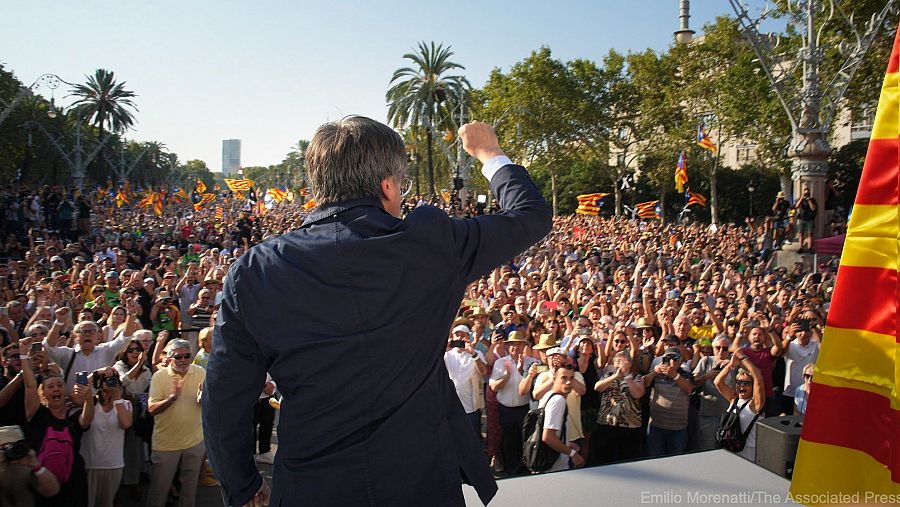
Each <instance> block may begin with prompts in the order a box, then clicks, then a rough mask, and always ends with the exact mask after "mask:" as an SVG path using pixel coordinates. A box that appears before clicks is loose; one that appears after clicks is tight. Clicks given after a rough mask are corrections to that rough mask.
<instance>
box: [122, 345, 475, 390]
mask: <svg viewBox="0 0 900 507" xmlns="http://www.w3.org/2000/svg"><path fill="white" fill-rule="evenodd" d="M465 347H466V342H465V341H464V340H450V348H451V349H462V348H465ZM116 380H118V379H116Z"/></svg>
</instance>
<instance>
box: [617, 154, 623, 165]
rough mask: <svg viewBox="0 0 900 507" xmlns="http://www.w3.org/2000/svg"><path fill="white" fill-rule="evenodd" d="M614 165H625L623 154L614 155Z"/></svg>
mask: <svg viewBox="0 0 900 507" xmlns="http://www.w3.org/2000/svg"><path fill="white" fill-rule="evenodd" d="M616 165H617V166H624V165H625V154H624V153H619V154H617V155H616Z"/></svg>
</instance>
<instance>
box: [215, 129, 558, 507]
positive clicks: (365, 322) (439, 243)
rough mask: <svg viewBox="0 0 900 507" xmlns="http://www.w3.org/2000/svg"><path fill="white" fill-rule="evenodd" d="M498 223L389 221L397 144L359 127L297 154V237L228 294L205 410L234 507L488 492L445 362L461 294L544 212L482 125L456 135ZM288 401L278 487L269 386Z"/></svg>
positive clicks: (261, 249) (546, 225) (234, 273)
mask: <svg viewBox="0 0 900 507" xmlns="http://www.w3.org/2000/svg"><path fill="white" fill-rule="evenodd" d="M459 136H460V139H461V140H462V142H463V148H464V149H465V150H466V152H468V153H469V154H471V155H472V156H474V157H476V158H477V159H478V160H480V161H481V163H482V164H483V169H482V172H483V173H484V175H485V177H486V178H487V179H488V181H490V185H491V190H492V192H493V193H494V195H496V196H497V198H498V200H499V203H500V206H501V208H502V211H501V212H500V213H497V214H494V215H482V216H477V217H474V218H470V219H455V218H451V217H449V216H448V215H447V214H446V213H445V212H443V211H441V210H440V209H438V208H435V207H431V206H420V207H418V208H416V209H415V210H413V211H412V212H411V213H410V214H409V215H408V216H407V217H406V219H405V220H401V219H400V218H399V217H400V208H401V202H402V199H403V190H402V189H403V188H404V187H408V186H409V182H408V179H407V178H406V169H407V161H406V154H405V152H404V145H403V140H402V139H401V138H400V136H399V135H398V134H397V133H396V132H395V131H393V130H392V129H391V128H389V127H388V126H387V125H383V124H381V123H378V122H376V121H374V120H371V119H368V118H364V117H359V116H353V117H348V118H345V119H343V120H341V121H338V122H333V123H327V124H325V125H323V126H322V127H320V128H319V129H318V131H317V132H316V134H315V136H314V137H313V139H312V142H311V143H310V145H309V148H308V149H307V151H306V160H307V164H308V174H309V178H310V187H311V193H312V198H313V199H315V201H316V202H317V203H319V205H318V208H316V209H315V210H314V211H313V212H312V213H311V214H310V216H309V217H308V218H307V219H306V221H305V222H304V224H303V226H302V227H301V228H300V229H298V230H296V231H292V232H289V233H287V234H284V235H282V236H279V237H277V238H273V239H270V240H268V241H266V242H264V243H261V244H259V245H257V246H255V247H254V248H252V249H250V250H249V251H247V252H246V253H245V254H244V255H242V256H241V257H240V259H239V260H238V261H237V262H235V264H234V266H232V268H231V269H230V270H229V272H228V275H227V276H226V278H225V284H224V288H223V299H222V306H221V309H220V310H219V315H218V320H217V322H216V327H215V332H214V337H213V346H212V353H211V355H210V358H209V368H208V372H207V377H206V386H205V388H204V394H203V396H204V398H203V431H204V435H205V437H206V443H207V447H208V452H209V461H210V463H211V465H212V468H213V469H214V470H215V472H216V476H217V478H218V479H219V481H220V482H221V483H222V487H223V497H224V500H225V502H226V503H227V504H228V505H235V506H241V505H279V506H292V505H316V506H332V505H334V506H338V505H339V506H346V505H367V506H392V507H393V506H400V507H402V506H419V505H429V506H434V507H437V506H462V505H465V502H464V499H463V494H462V483H463V482H466V483H468V484H471V485H472V486H474V487H475V489H476V491H477V492H478V495H479V497H480V498H481V500H482V502H484V503H485V505H487V503H488V502H489V501H490V500H491V499H492V498H493V496H494V494H495V493H496V491H497V485H496V483H495V482H494V479H493V477H492V475H491V472H490V469H489V468H488V465H487V462H486V460H485V457H484V451H483V449H482V446H481V445H480V443H479V442H478V438H477V437H476V435H475V433H474V432H473V431H472V426H471V424H470V422H469V420H468V419H467V418H466V414H465V412H464V411H463V408H462V405H461V404H460V401H459V397H458V396H457V395H456V390H455V388H454V386H453V382H452V381H451V380H450V377H449V375H448V373H447V369H446V366H445V364H444V360H443V356H444V351H445V350H446V345H447V331H448V329H449V328H450V325H451V322H452V321H453V317H454V316H455V312H456V310H457V309H458V307H459V302H460V300H461V299H462V297H463V292H464V290H465V287H466V286H467V285H468V284H469V283H471V282H473V281H475V280H477V279H478V278H479V277H481V276H484V275H486V274H487V273H489V272H490V271H491V270H492V269H493V268H495V267H496V266H498V265H500V264H502V263H503V262H506V261H508V260H509V259H511V258H513V257H514V256H516V255H518V254H519V253H521V252H522V251H524V250H525V249H527V248H528V247H529V246H531V245H532V244H534V243H536V242H537V241H538V240H540V239H541V238H543V237H544V236H545V235H546V234H547V233H548V232H549V231H550V226H551V212H550V208H549V206H548V205H547V202H546V201H545V200H544V198H543V197H542V196H541V194H540V192H538V190H537V188H536V187H535V185H534V183H533V182H532V181H531V178H530V177H529V176H528V172H527V171H526V170H525V168H523V167H521V166H518V165H514V164H513V163H512V162H511V161H510V160H509V158H507V157H506V155H505V154H504V153H503V151H502V150H501V149H500V146H499V143H498V141H497V136H496V134H495V133H494V131H493V129H492V128H491V127H490V126H488V125H486V124H484V123H479V122H472V123H469V124H466V125H464V126H463V127H462V128H460V130H459ZM267 371H268V372H269V373H270V374H271V376H272V378H273V379H274V381H275V382H276V383H277V384H278V387H279V390H280V391H281V393H282V396H283V399H282V404H281V420H280V424H279V427H278V436H279V449H278V453H277V454H276V456H275V465H274V471H273V486H272V489H271V491H270V489H269V486H268V485H267V484H266V483H265V481H264V480H263V477H262V476H261V475H260V474H259V472H258V470H257V468H256V464H255V463H254V459H253V453H252V452H253V448H254V442H252V441H251V440H252V439H253V431H252V430H251V425H252V419H253V410H254V407H255V405H256V403H257V400H258V398H259V392H260V390H261V389H262V387H263V385H264V384H265V380H266V372H267Z"/></svg>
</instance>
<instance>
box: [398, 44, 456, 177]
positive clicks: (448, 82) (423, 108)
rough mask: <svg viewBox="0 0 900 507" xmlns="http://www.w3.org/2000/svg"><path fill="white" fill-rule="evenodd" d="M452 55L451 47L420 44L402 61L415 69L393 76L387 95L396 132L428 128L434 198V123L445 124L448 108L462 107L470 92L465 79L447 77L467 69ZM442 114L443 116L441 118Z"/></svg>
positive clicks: (428, 151)
mask: <svg viewBox="0 0 900 507" xmlns="http://www.w3.org/2000/svg"><path fill="white" fill-rule="evenodd" d="M451 56H453V52H452V51H450V46H447V47H446V48H445V47H443V44H435V43H434V42H433V41H432V42H431V44H430V45H428V44H426V43H425V41H422V42H419V47H418V51H417V52H416V53H407V54H405V55H403V58H406V59H409V60H412V62H413V63H414V64H415V65H414V66H412V67H403V68H401V69H397V70H396V71H395V72H394V77H392V78H391V85H392V86H391V87H390V88H389V89H388V91H387V94H386V95H385V98H386V100H387V101H388V121H389V122H392V123H393V126H394V127H395V128H403V127H412V126H416V125H421V126H423V127H424V128H425V140H426V147H427V148H426V149H427V158H428V188H429V190H430V192H431V194H432V195H435V194H436V192H435V187H434V161H433V157H432V148H433V146H432V144H433V139H432V136H433V134H434V127H435V123H437V124H442V123H444V121H445V120H446V118H444V116H446V112H447V108H446V106H447V104H448V103H459V101H461V100H462V99H463V96H464V94H465V91H466V89H468V88H471V85H469V81H468V80H467V79H466V78H465V77H464V76H459V75H447V73H448V72H450V71H452V70H454V69H460V70H465V67H463V66H462V65H460V64H458V63H454V62H451V61H450V57H451ZM442 113H443V114H442Z"/></svg>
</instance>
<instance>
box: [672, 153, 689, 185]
mask: <svg viewBox="0 0 900 507" xmlns="http://www.w3.org/2000/svg"><path fill="white" fill-rule="evenodd" d="M687 182H688V175H687V164H686V163H685V162H684V152H683V151H682V152H681V154H680V155H678V164H677V165H676V166H675V190H677V191H678V193H681V192H684V186H685V185H687Z"/></svg>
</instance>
